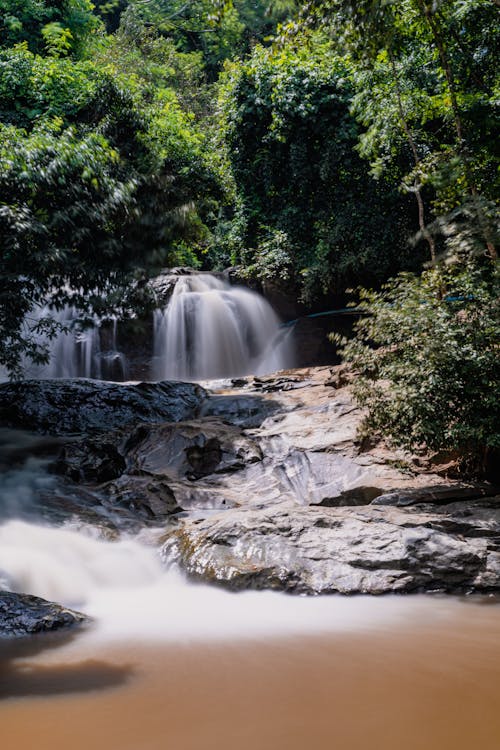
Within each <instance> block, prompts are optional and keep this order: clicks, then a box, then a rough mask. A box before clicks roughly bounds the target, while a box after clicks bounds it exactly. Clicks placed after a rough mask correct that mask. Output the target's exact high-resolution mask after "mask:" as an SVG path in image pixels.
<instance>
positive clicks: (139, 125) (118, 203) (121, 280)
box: [0, 45, 219, 374]
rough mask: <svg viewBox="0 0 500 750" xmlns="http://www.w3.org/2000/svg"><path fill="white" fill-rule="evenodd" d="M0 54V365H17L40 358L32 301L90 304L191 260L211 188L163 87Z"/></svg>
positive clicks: (195, 141)
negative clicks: (152, 88) (154, 88)
mask: <svg viewBox="0 0 500 750" xmlns="http://www.w3.org/2000/svg"><path fill="white" fill-rule="evenodd" d="M0 60H1V62H2V65H1V66H0V143H1V146H0V247H1V249H2V253H1V256H0V286H1V292H2V295H1V297H2V309H1V312H0V364H3V365H5V366H6V367H7V368H8V369H10V371H11V372H12V373H14V374H16V373H19V367H20V363H21V361H22V358H23V356H25V355H27V356H29V357H32V358H34V359H37V358H39V357H40V356H41V357H43V356H44V352H43V350H42V351H40V350H39V349H37V343H36V339H37V337H36V330H34V326H35V325H38V324H36V323H35V322H33V321H31V320H30V317H29V314H30V312H31V311H32V310H33V308H34V307H36V306H43V305H50V304H52V305H54V306H56V307H60V306H62V305H64V304H65V303H67V302H68V301H72V302H75V303H76V304H78V307H79V308H80V309H81V310H83V311H89V312H92V311H96V310H98V309H99V308H102V299H101V296H102V295H108V301H109V295H110V293H111V292H112V291H113V289H117V288H120V286H122V287H123V285H124V284H125V282H126V281H127V280H129V281H130V280H131V279H137V278H138V277H141V276H143V275H144V274H145V273H146V269H147V271H148V272H151V273H152V272H153V271H154V269H155V268H156V269H157V268H158V267H161V266H162V265H164V264H169V263H171V264H176V263H183V262H186V260H187V261H188V262H189V261H191V260H194V262H196V258H195V256H194V255H193V252H192V249H191V248H192V247H193V246H195V245H196V243H199V242H203V239H204V237H205V234H206V232H207V229H206V227H205V225H204V224H203V220H202V216H203V211H204V206H207V205H209V204H210V201H211V200H212V199H213V196H215V195H216V194H217V193H218V191H219V187H218V182H217V177H216V174H215V172H214V170H213V169H212V168H211V166H210V164H209V162H208V161H207V160H206V159H205V158H204V156H203V153H202V144H203V137H202V136H201V134H200V133H198V132H197V130H196V128H195V127H194V124H193V119H192V117H191V116H189V115H188V114H187V113H185V112H184V111H183V110H182V108H181V106H180V104H179V101H178V99H177V97H176V95H175V92H174V91H173V90H171V89H168V88H162V89H159V90H158V91H156V92H155V94H154V96H153V98H151V92H150V91H147V90H146V87H145V84H144V81H143V80H142V79H140V78H138V77H136V78H131V79H130V80H126V79H124V78H123V77H121V76H119V75H116V74H112V73H111V72H108V71H106V70H105V69H102V68H98V67H96V66H95V64H94V63H93V62H90V61H85V60H84V61H74V60H70V59H67V58H60V57H52V56H48V57H41V56H38V55H34V54H33V53H32V52H30V51H29V50H28V49H27V47H26V45H21V46H17V47H16V48H14V49H12V50H4V51H2V52H1V53H0ZM117 296H118V297H119V295H117V294H116V293H115V299H114V302H113V304H114V305H115V307H118V308H120V307H121V308H122V309H123V306H122V305H121V304H120V302H119V301H117V299H116V297H117ZM54 325H55V324H54V322H53V321H50V320H45V321H43V322H42V326H43V327H44V328H45V329H46V332H48V334H49V335H51V334H53V333H54V332H55V329H54Z"/></svg>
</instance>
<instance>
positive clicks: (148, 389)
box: [0, 379, 206, 435]
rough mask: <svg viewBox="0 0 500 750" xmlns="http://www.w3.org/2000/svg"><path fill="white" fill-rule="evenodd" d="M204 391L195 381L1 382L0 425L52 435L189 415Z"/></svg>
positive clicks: (167, 419) (179, 419)
mask: <svg viewBox="0 0 500 750" xmlns="http://www.w3.org/2000/svg"><path fill="white" fill-rule="evenodd" d="M205 396H206V392H205V391H204V389H203V388H201V387H200V386H199V385H196V384H194V383H177V382H161V383H127V384H124V383H108V382H102V381H95V380H84V379H66V380H25V381H21V382H19V383H2V384H0V424H1V425H2V426H5V427H14V428H19V429H28V430H32V431H35V432H44V433H48V434H52V435H62V434H68V433H81V432H88V431H94V430H96V431H103V430H112V429H116V428H119V427H124V426H126V425H130V424H134V425H135V424H138V423H141V422H143V423H154V422H178V421H181V420H183V419H189V418H190V417H193V416H194V415H195V414H196V413H197V412H198V410H199V408H200V405H201V403H202V401H203V400H204V398H205Z"/></svg>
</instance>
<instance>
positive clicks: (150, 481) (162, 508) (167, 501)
mask: <svg viewBox="0 0 500 750" xmlns="http://www.w3.org/2000/svg"><path fill="white" fill-rule="evenodd" d="M105 493H106V506H107V507H110V508H111V509H112V510H117V509H125V510H127V511H129V512H130V513H131V514H132V515H133V516H134V517H138V518H141V519H143V520H144V521H156V522H158V521H164V520H165V519H167V518H168V516H173V515H175V514H177V513H181V512H182V510H183V508H181V506H180V505H179V504H178V503H177V500H176V498H175V495H174V492H173V490H172V488H171V487H170V486H169V485H168V484H167V482H166V481H164V480H161V479H159V478H158V477H148V476H145V477H141V476H139V477H137V476H129V475H126V476H123V477H120V479H118V480H117V481H116V482H112V483H111V484H110V485H108V486H107V487H106V489H105Z"/></svg>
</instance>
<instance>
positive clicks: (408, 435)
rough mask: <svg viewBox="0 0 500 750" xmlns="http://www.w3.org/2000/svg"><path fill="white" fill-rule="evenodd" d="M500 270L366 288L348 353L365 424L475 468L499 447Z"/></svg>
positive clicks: (454, 272)
mask: <svg viewBox="0 0 500 750" xmlns="http://www.w3.org/2000/svg"><path fill="white" fill-rule="evenodd" d="M498 291H499V289H498V276H497V275H496V274H495V272H493V274H492V271H491V269H490V268H485V267H481V266H477V265H473V264H470V263H468V264H466V265H453V266H450V267H448V268H446V269H444V268H435V269H432V270H428V271H425V272H424V273H423V274H422V275H421V276H420V277H416V276H412V275H400V276H399V277H397V278H396V279H393V280H392V281H390V282H389V283H388V284H387V285H385V287H384V289H383V291H381V292H379V293H376V292H370V291H366V290H362V291H361V293H360V296H361V301H360V304H361V306H362V307H363V308H364V309H365V311H366V313H367V316H366V317H364V318H362V319H361V320H360V322H359V323H357V325H356V336H355V338H354V339H353V340H351V341H349V342H347V343H346V342H345V341H344V348H343V355H344V357H345V359H346V361H347V362H348V363H349V364H350V366H351V367H352V369H353V371H354V373H355V379H354V391H355V395H356V397H357V398H358V400H359V402H360V404H362V405H363V406H366V407H367V409H368V416H367V418H366V423H365V428H367V429H368V430H369V431H375V432H381V433H382V434H383V435H385V436H386V437H387V438H388V439H389V440H390V441H392V442H393V443H394V444H396V445H400V446H403V447H405V448H408V449H411V450H415V449H417V450H418V449H431V450H442V449H453V450H459V451H460V452H461V453H462V454H463V455H464V456H465V457H467V458H468V459H469V460H470V461H471V462H472V463H471V466H473V467H474V468H475V469H476V470H478V468H479V469H480V467H481V462H482V461H483V460H484V457H485V451H487V450H488V449H495V448H496V449H498V448H499V447H500V433H499V430H498V426H499V424H500V420H499V417H500V413H499V412H500V399H499V392H500V358H499V353H498V341H499V335H500V318H499V296H498Z"/></svg>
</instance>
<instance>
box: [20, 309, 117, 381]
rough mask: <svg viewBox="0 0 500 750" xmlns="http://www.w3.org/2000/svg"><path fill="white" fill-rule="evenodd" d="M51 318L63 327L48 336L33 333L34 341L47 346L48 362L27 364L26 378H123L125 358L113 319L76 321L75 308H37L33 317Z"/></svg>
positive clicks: (78, 314) (77, 315)
mask: <svg viewBox="0 0 500 750" xmlns="http://www.w3.org/2000/svg"><path fill="white" fill-rule="evenodd" d="M49 317H50V318H53V319H54V320H55V321H56V322H57V323H59V324H60V325H61V326H64V328H65V329H66V330H61V331H59V332H58V333H57V334H56V336H54V337H53V338H49V337H48V336H47V335H46V334H43V333H41V334H37V335H36V336H35V338H36V339H37V341H38V343H40V344H41V345H44V346H46V347H47V349H48V353H49V361H48V362H47V364H44V365H34V364H32V363H27V364H26V366H25V368H24V376H25V377H26V378H41V379H44V380H45V379H46V380H49V379H52V378H94V379H97V380H116V381H122V380H126V378H127V376H128V367H127V361H126V357H125V355H124V354H122V353H121V352H120V351H118V347H117V322H116V319H113V320H111V321H110V322H107V321H105V322H100V321H98V320H97V319H96V320H94V321H93V324H91V325H89V326H88V327H83V326H82V324H81V323H80V322H79V320H80V318H81V314H80V313H79V311H78V310H77V309H76V308H75V307H70V306H66V307H64V308H63V309H62V310H53V309H52V308H49V307H44V308H40V309H39V310H38V311H37V312H36V319H37V320H43V319H44V318H49Z"/></svg>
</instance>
